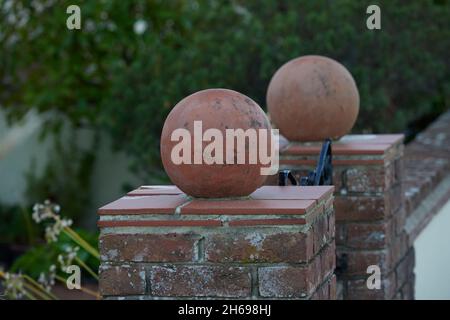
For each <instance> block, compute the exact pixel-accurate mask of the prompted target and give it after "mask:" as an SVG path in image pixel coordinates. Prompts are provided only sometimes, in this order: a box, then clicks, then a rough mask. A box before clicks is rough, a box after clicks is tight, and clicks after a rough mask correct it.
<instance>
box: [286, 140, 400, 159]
mask: <svg viewBox="0 0 450 320" xmlns="http://www.w3.org/2000/svg"><path fill="white" fill-rule="evenodd" d="M403 139H404V135H403V134H367V135H364V134H356V135H346V136H344V137H342V138H341V139H339V140H337V141H333V145H332V150H333V151H332V152H333V164H334V165H347V166H348V165H361V164H363V165H377V164H384V163H385V162H386V161H389V160H390V159H392V158H396V157H398V155H399V154H402V152H403ZM321 148H322V142H290V143H288V144H285V146H284V147H283V148H282V149H281V151H280V164H282V165H315V164H316V163H317V156H318V155H319V154H320V151H321Z"/></svg>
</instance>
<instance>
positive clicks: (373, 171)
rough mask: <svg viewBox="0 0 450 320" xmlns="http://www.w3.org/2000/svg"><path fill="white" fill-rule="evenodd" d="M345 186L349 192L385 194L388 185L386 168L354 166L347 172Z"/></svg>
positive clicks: (380, 166)
mask: <svg viewBox="0 0 450 320" xmlns="http://www.w3.org/2000/svg"><path fill="white" fill-rule="evenodd" d="M345 185H346V188H347V190H348V191H349V192H360V193H366V192H383V191H384V190H386V189H388V188H389V187H390V186H389V185H386V179H385V169H384V166H382V165H379V166H376V165H374V166H352V167H350V168H348V169H347V170H346V172H345Z"/></svg>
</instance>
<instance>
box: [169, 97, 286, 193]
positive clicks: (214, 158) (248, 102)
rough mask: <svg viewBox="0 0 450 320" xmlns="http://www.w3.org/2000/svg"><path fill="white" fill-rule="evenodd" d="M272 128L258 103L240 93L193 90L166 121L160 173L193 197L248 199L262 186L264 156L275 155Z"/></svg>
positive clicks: (264, 178) (264, 165)
mask: <svg viewBox="0 0 450 320" xmlns="http://www.w3.org/2000/svg"><path fill="white" fill-rule="evenodd" d="M271 129H272V128H271V125H270V122H269V120H268V118H267V116H266V114H265V113H264V111H263V110H262V109H261V108H260V107H259V105H258V104H257V103H256V102H255V101H253V100H252V99H250V98H249V97H247V96H245V95H243V94H241V93H239V92H236V91H233V90H228V89H207V90H203V91H199V92H196V93H194V94H191V95H190V96H188V97H186V98H184V99H183V100H181V101H180V102H179V103H178V104H177V105H176V106H175V107H174V108H173V109H172V110H171V112H170V113H169V115H168V116H167V119H166V121H165V123H164V127H163V130H162V134H161V146H160V147H161V159H162V163H163V165H164V169H165V170H166V172H167V175H168V176H169V178H170V179H171V181H172V182H173V183H174V184H175V185H176V186H178V187H179V188H180V189H181V190H182V191H183V192H185V193H186V194H188V195H191V196H193V197H198V198H229V197H243V196H248V195H249V194H251V193H252V192H253V191H255V190H256V189H257V188H258V187H260V186H262V185H263V184H264V182H265V181H266V179H267V176H268V175H267V174H263V173H262V172H263V171H264V170H265V169H267V168H269V167H271V164H272V161H270V163H268V161H267V157H269V158H270V157H272V158H270V159H273V156H275V155H274V152H272V151H274V150H273V149H274V148H273V140H274V135H273V134H272V130H271ZM264 149H266V150H264ZM276 151H278V150H276ZM261 152H262V154H265V155H267V157H262V156H261ZM276 156H278V154H276ZM277 159H278V158H277ZM272 168H273V166H272ZM268 174H269V173H268ZM270 174H273V172H272V173H270Z"/></svg>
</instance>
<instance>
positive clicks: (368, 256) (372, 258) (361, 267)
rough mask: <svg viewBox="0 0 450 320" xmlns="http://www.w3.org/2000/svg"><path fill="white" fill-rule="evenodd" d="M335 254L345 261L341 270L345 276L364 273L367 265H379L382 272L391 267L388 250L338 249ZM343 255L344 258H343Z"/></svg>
mask: <svg viewBox="0 0 450 320" xmlns="http://www.w3.org/2000/svg"><path fill="white" fill-rule="evenodd" d="M337 254H338V257H337V259H338V260H340V261H344V260H345V261H346V262H347V266H346V268H345V270H343V272H344V274H345V275H347V276H352V275H366V272H367V267H368V266H370V265H377V266H379V267H380V269H381V272H382V273H383V274H384V273H385V272H388V271H390V270H391V269H392V268H393V265H392V262H391V260H390V258H391V257H390V254H389V250H377V251H347V250H343V249H340V250H338V253H337ZM344 255H345V256H346V258H343V256H344ZM340 263H341V262H340Z"/></svg>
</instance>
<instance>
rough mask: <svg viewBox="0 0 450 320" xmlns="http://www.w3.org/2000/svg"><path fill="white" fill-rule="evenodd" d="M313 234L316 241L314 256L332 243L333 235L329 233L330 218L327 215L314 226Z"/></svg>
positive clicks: (318, 219) (321, 217)
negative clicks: (327, 244)
mask: <svg viewBox="0 0 450 320" xmlns="http://www.w3.org/2000/svg"><path fill="white" fill-rule="evenodd" d="M312 234H313V239H314V254H316V253H317V252H319V250H320V249H321V248H322V247H323V246H324V245H325V244H326V243H328V242H329V241H330V239H331V235H329V233H328V218H327V216H325V215H322V216H320V217H319V218H317V220H316V221H315V223H314V224H313V226H312Z"/></svg>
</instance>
